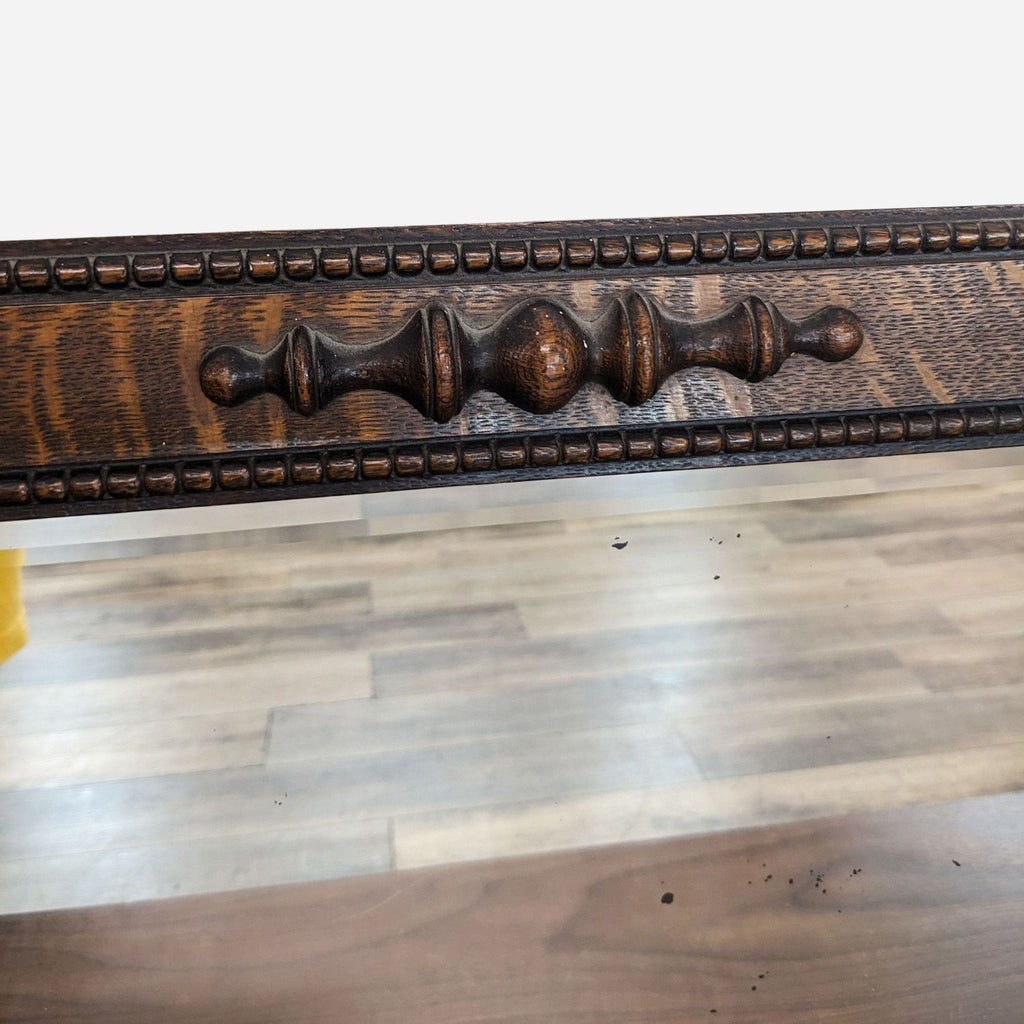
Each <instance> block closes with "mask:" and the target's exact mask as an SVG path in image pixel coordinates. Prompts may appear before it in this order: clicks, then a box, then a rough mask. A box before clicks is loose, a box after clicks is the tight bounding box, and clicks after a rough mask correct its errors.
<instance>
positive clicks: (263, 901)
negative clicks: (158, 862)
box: [0, 794, 1024, 1024]
mask: <svg viewBox="0 0 1024 1024" xmlns="http://www.w3.org/2000/svg"><path fill="white" fill-rule="evenodd" d="M1022 818H1024V795H1022V794H1003V795H1001V796H995V797H977V798H974V799H969V800H959V801H955V802H953V803H946V804H928V805H925V806H918V807H908V808H900V809H899V810H887V811H874V812H870V813H859V814H853V815H848V816H845V817H841V818H830V819H818V820H815V821H806V822H791V823H788V824H784V825H773V826H768V827H764V828H758V829H743V830H737V831H731V832H726V833H719V834H715V835H708V836H693V837H687V838H682V839H663V840H656V841H653V842H649V843H624V844H619V845H615V846H602V847H596V848H592V849H589V850H574V851H570V852H565V851H563V852H559V853H547V854H537V855H532V856H524V857H516V858H512V859H503V860H498V861H482V862H477V863H473V864H456V865H448V866H440V867H429V868H419V869H415V870H410V871H403V872H398V873H387V874H377V875H368V876H363V877H359V878H344V879H335V880H333V881H327V882H310V883H306V884H303V885H288V886H272V887H270V888H264V889H249V890H246V891H244V892H230V893H219V894H213V895H206V896H192V897H183V898H181V899H174V900H159V901H156V902H151V903H135V904H131V905H128V906H118V907H93V908H86V909H78V910H63V911H55V912H51V913H44V914H27V915H22V916H9V917H0V1021H2V1022H5V1024H7V1022H10V1024H25V1022H28V1021H32V1022H36V1021H43V1020H60V1021H62V1022H64V1024H111V1022H114V1021H123V1022H125V1024H143V1022H150V1021H160V1022H161V1024H277V1022H281V1024H283V1022H286V1021H287V1022H288V1024H326V1022H335V1021H341V1022H344V1024H452V1022H460V1024H536V1022H538V1021H543V1022H544V1024H621V1022H623V1021H630V1022H636V1024H694V1022H697V1021H707V1022H709V1024H711V1022H713V1024H719V1022H720V1024H824V1022H828V1024H938V1022H943V1024H1019V1022H1020V1021H1021V1020H1022V1019H1024V1017H1022V1014H1021V1010H1022V1007H1024V844H1022V843H1021V841H1020V840H1021V820H1022Z"/></svg>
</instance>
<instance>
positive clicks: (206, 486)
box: [0, 404, 1024, 506]
mask: <svg viewBox="0 0 1024 1024" xmlns="http://www.w3.org/2000/svg"><path fill="white" fill-rule="evenodd" d="M1021 432H1024V408H1022V407H1021V405H1002V404H1001V405H992V406H988V405H986V406H969V407H959V408H956V407H949V406H940V407H937V408H934V409H931V410H921V411H908V412H879V413H850V414H840V415H823V416H816V417H795V418H792V419H791V418H772V419H759V420H735V421H733V420H730V421H729V422H727V423H720V424H697V425H694V426H684V425H672V426H667V427H657V428H652V429H647V430H633V429H629V430H617V431H612V430H593V431H585V432H567V433H562V434H559V435H556V436H539V435H538V436H533V435H530V436H525V437H524V436H519V437H495V438H489V439H474V440H467V441H441V440H438V441H426V442H423V443H420V444H394V445H381V444H372V445H366V446H359V447H344V448H337V449H333V448H332V449H320V450H314V451H304V452H301V453H294V454H287V455H270V454H260V455H251V456H238V455H223V456H216V457H212V458H210V457H206V458H204V457H196V458H194V459H188V460H184V461H178V462H175V463H170V464H169V463H167V462H161V463H153V464H139V463H132V464H116V465H110V466H103V467H99V468H96V467H91V468H90V467H83V468H68V469H31V470H23V471H18V472H16V473H10V472H6V473H4V474H2V475H0V505H5V506H30V505H37V504H46V505H51V504H55V503H71V504H75V503H80V502H87V503H91V502H102V501H104V500H107V499H121V500H124V499H146V498H151V497H152V498H161V497H163V498H170V497H172V496H175V495H179V496H181V495H183V496H186V497H188V496H192V497H193V498H195V499H199V500H201V498H202V496H203V495H206V494H210V493H212V492H214V491H234V492H240V491H264V490H275V489H285V490H287V489H289V488H303V491H304V493H307V494H308V493H309V491H308V488H310V487H313V488H314V489H315V488H316V486H318V485H320V486H323V487H324V488H325V490H326V489H327V488H328V487H331V488H332V490H335V491H336V490H339V489H341V490H353V491H357V490H360V489H366V488H361V487H360V484H361V483H362V482H367V483H369V484H370V486H371V487H372V486H373V485H377V486H380V483H381V482H382V481H387V480H395V481H396V482H398V481H401V480H403V479H405V480H410V479H415V478H430V477H451V476H452V475H453V474H460V473H475V472H481V471H487V470H490V471H495V472H499V473H502V472H507V473H509V474H512V473H514V472H515V471H522V470H543V469H544V468H547V467H556V466H586V465H600V464H608V463H616V462H617V463H622V462H635V461H650V460H666V461H669V462H670V461H671V460H673V459H681V458H686V459H691V460H692V459H697V460H699V459H700V458H702V457H709V456H722V455H731V454H744V453H753V452H780V451H785V450H801V449H815V448H841V447H844V446H864V445H884V444H896V443H899V442H904V443H913V442H921V441H939V440H947V439H954V438H964V437H988V436H992V435H999V434H1015V433H1021ZM344 484H348V485H350V486H349V487H348V488H345V487H341V488H338V487H334V486H333V485H344Z"/></svg>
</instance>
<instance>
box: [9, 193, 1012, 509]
mask: <svg viewBox="0 0 1024 1024" xmlns="http://www.w3.org/2000/svg"><path fill="white" fill-rule="evenodd" d="M1022 228H1024V210H1022V209H1020V208H998V209H997V208H978V209H954V210H916V211H906V210H905V211H866V212H860V213H837V214H801V215H776V216H765V217H737V218H725V219H706V218H705V219H695V220H677V221H643V222H641V221H633V222H625V221H624V222H593V223H573V224H547V225H518V226H508V225H505V226H486V225H485V226H477V227H452V228H409V229H395V230H378V231H362V232H346V233H328V232H320V233H306V234H298V233H297V234H287V235H282V234H274V235H261V236H224V237H216V236H192V237H185V236H183V237H177V238H174V237H167V238H146V239H91V240H82V241H74V240H71V241H66V242H51V243H43V242H26V243H10V244H7V245H0V366H2V369H3V371H4V379H5V380H6V381H7V382H8V383H7V385H6V386H7V388H8V395H7V396H6V400H5V401H4V402H3V403H0V508H2V514H3V515H5V516H8V517H22V516H45V515H66V514H71V513H74V512H95V511H122V510H130V509H135V508H147V507H161V506H166V505H175V504H195V503H202V502H228V501H240V500H254V499H257V498H263V497H286V496H305V495H317V494H329V493H339V492H348V491H359V490H374V489H384V488H395V487H408V486H430V485H433V484H440V483H466V482H485V481H489V480H503V479H524V478H530V477H535V476H544V475H551V474H559V475H572V474H581V473H595V472H623V471H629V470H640V469H668V468H691V467H698V466H705V465H721V464H737V463H739V464H742V463H744V462H750V461H778V460H785V459H806V458H822V457H829V458H831V457H839V456H842V455H864V454H874V453H878V454H885V453H890V452H895V451H901V452H913V451H919V450H943V449H945V448H950V447H977V446H987V445H993V444H1016V443H1018V442H1019V441H1020V440H1021V438H1022V437H1024V407H1022V404H1021V403H1022V391H1021V383H1020V382H1021V380H1022V379H1024V346H1022V344H1021V339H1022V337H1024V312H1022V310H1021V307H1020V302H1019V295H1020V287H1021V282H1022V280H1024V260H1022V254H1024V249H1022V246H1024V233H1022ZM634 294H636V295H642V296H644V299H643V302H644V303H645V304H647V303H649V304H650V305H645V306H644V307H643V308H646V309H653V308H655V307H654V304H656V305H657V306H658V307H660V308H661V309H663V310H666V311H669V312H670V313H671V315H672V316H673V317H678V318H680V319H682V320H684V321H692V320H706V319H708V318H713V317H715V316H718V315H721V314H722V312H723V311H724V310H728V309H729V308H730V307H732V306H734V305H735V304H736V303H738V302H743V301H744V300H746V299H747V298H748V297H750V296H757V297H758V299H759V300H761V301H763V302H765V303H770V304H772V305H773V306H777V307H778V309H780V310H782V311H783V312H784V313H785V315H786V316H787V317H791V318H793V319H795V320H799V319H802V318H805V317H808V316H811V315H813V314H815V313H816V312H817V311H819V310H822V309H825V308H828V307H836V306H838V307H842V308H844V309H846V310H848V311H849V312H850V314H852V316H854V317H856V318H857V320H858V321H859V323H860V324H861V325H862V327H863V332H864V338H865V340H864V343H863V345H861V347H860V349H859V351H857V352H856V354H854V355H852V357H851V358H849V359H847V360H845V361H844V362H842V363H840V364H837V365H832V364H827V363H821V362H817V361H815V360H809V359H794V360H790V361H789V362H787V363H786V364H785V365H784V366H781V368H780V369H779V371H778V373H776V374H775V375H774V376H772V377H771V379H770V380H768V381H763V382H762V383H752V382H749V381H737V380H735V379H734V378H733V377H732V376H730V375H729V374H727V373H725V372H723V370H722V369H718V368H715V366H721V365H722V361H721V360H718V359H715V360H712V362H713V363H714V364H715V365H711V366H699V367H697V368H694V369H690V370H688V371H687V372H686V373H684V374H679V375H677V376H675V377H673V378H672V379H671V380H670V381H669V382H668V383H667V384H666V385H665V386H664V387H662V388H661V390H660V391H658V393H657V394H655V395H653V397H650V394H651V385H650V383H649V382H648V378H647V376H645V374H643V373H641V374H637V373H636V372H635V365H636V364H634V366H633V369H630V370H629V372H621V370H622V367H618V368H614V367H611V366H610V365H604V364H602V363H601V360H597V363H596V364H592V363H591V361H590V360H589V358H588V360H584V361H582V362H581V361H580V360H579V359H573V358H569V357H570V356H571V355H572V352H570V351H569V349H572V350H573V352H575V355H576V356H579V351H578V350H579V347H580V346H579V337H578V334H579V331H580V330H584V329H583V328H582V327H579V326H578V325H583V324H594V323H600V321H601V317H602V316H606V315H607V311H608V310H609V309H615V308H621V306H620V305H618V304H621V303H624V302H628V301H631V300H628V298H627V297H628V296H630V295H634ZM522 303H529V304H531V305H530V307H529V308H533V309H535V310H547V311H548V312H549V313H551V311H553V310H559V311H562V312H560V313H559V314H558V316H560V317H561V316H564V317H565V323H566V324H567V325H569V324H575V325H577V328H575V329H573V330H568V333H566V332H561V333H560V334H559V335H558V337H559V339H560V340H559V344H555V345H553V346H552V347H551V351H550V352H549V353H548V355H551V358H552V359H554V362H552V363H551V367H555V369H551V367H549V365H548V356H547V355H545V356H543V357H540V356H538V353H537V352H533V351H532V350H528V349H523V350H521V351H520V355H521V356H522V359H520V360H519V361H518V362H517V361H513V362H515V365H514V366H507V367H504V368H498V369H495V368H493V367H492V368H491V370H494V372H491V370H488V369H486V368H481V367H477V369H476V371H474V372H476V375H477V376H478V377H479V380H478V383H480V384H481V386H482V387H484V388H490V387H495V388H497V389H498V390H499V391H502V392H503V393H504V395H505V397H502V396H501V395H500V394H494V393H492V392H490V391H487V390H481V391H479V392H478V393H476V394H475V395H470V393H469V392H470V388H469V387H463V386H462V385H460V384H459V383H458V381H457V376H458V375H457V372H456V370H457V367H456V364H455V363H454V362H452V363H451V365H450V366H449V364H448V362H446V360H445V359H444V358H441V359H440V362H437V360H436V359H435V358H432V359H426V360H424V359H423V358H419V359H415V358H412V357H411V356H410V354H409V352H405V353H403V356H402V359H400V360H399V362H400V363H401V365H400V366H399V365H389V366H388V367H386V368H384V369H383V370H382V369H381V368H380V367H378V368H377V370H373V371H372V372H370V376H369V378H367V379H361V381H360V382H361V383H367V382H369V383H375V384H378V385H379V384H384V385H385V386H389V387H392V388H397V389H398V390H399V391H400V392H401V393H402V395H404V396H405V397H406V398H409V399H411V400H412V401H413V403H414V404H415V405H418V406H419V409H420V411H417V410H416V409H415V408H412V407H410V405H408V404H407V403H406V401H403V399H402V398H400V397H398V396H396V395H392V394H388V393H382V392H380V391H357V392H353V393H348V394H344V395H342V396H341V397H339V398H337V399H336V400H335V401H334V402H333V404H332V405H331V406H330V410H329V414H328V413H327V412H324V413H321V414H318V415H314V416H307V415H303V414H302V412H298V411H295V410H293V409H289V408H288V407H287V406H286V405H284V404H283V403H282V402H281V401H280V400H279V399H278V398H277V397H276V396H274V395H255V396H253V397H251V398H250V399H249V400H248V401H247V402H245V403H244V404H242V405H240V406H237V407H232V408H227V407H224V406H221V405H218V404H216V403H214V402H211V401H210V398H209V397H207V394H204V392H203V389H202V385H201V380H200V376H199V367H200V366H201V365H203V364H204V360H209V359H210V357H211V353H212V352H213V350H214V349H216V348H218V347H219V346H225V345H227V346H231V347H233V349H235V350H237V351H242V350H246V351H250V352H255V353H261V354H262V353H267V352H269V351H271V350H272V349H273V348H274V346H275V345H278V344H279V343H280V342H281V340H282V338H285V337H287V336H292V332H294V331H295V330H296V329H297V328H300V325H301V328H302V330H303V333H302V337H303V338H306V339H312V338H314V337H323V338H332V339H334V340H335V341H338V342H343V343H344V345H345V346H348V347H351V349H356V348H358V349H359V350H360V352H362V354H363V355H365V354H366V353H367V352H369V351H370V349H369V348H367V347H366V346H371V345H372V344H373V343H375V342H379V340H380V339H382V338H387V337H388V336H390V335H391V334H393V332H394V331H395V330H396V328H399V327H400V326H401V325H402V324H403V323H409V322H410V321H413V320H415V318H417V317H418V316H419V317H420V318H421V319H422V315H421V311H422V310H424V309H430V308H443V309H444V310H445V311H446V312H445V314H444V316H443V317H435V318H434V326H435V328H437V329H438V330H441V328H442V327H443V325H444V324H447V325H448V328H449V329H450V330H451V331H455V330H456V327H455V325H456V324H457V325H458V331H461V332H462V333H463V334H464V335H465V336H466V337H476V336H477V334H478V333H479V332H486V331H487V330H488V329H489V328H492V327H493V325H495V324H496V323H499V322H500V321H501V320H502V318H503V317H505V316H507V315H508V314H509V311H510V310H512V309H514V308H516V307H518V306H520V304H522ZM637 308H638V309H639V308H640V307H637ZM519 315H520V316H522V315H523V314H521V313H520V314H519ZM551 315H553V316H554V315H555V314H554V313H551ZM542 320H543V317H542ZM627 320H628V321H629V323H631V324H632V325H633V327H634V330H633V331H632V334H633V338H632V340H631V342H630V344H631V345H632V346H634V347H633V348H630V349H629V352H630V353H631V354H632V357H633V358H634V359H635V356H636V353H637V352H639V351H640V350H639V349H636V348H635V345H636V336H637V332H636V330H635V327H636V324H637V323H639V321H637V320H636V318H635V317H634V318H632V319H630V318H628V317H627ZM520 327H522V325H520ZM536 329H537V328H536V326H535V328H534V330H535V331H536ZM586 330H590V328H587V329H586ZM417 331H419V333H420V334H421V336H422V330H421V328H420V327H417V328H414V329H413V333H414V334H416V332H417ZM429 333H430V332H428V334H429ZM444 333H445V332H444V330H441V335H443V334H444ZM642 333H643V332H641V335H642ZM441 335H438V337H440V336H441ZM431 337H433V335H431ZM453 337H454V336H453ZM536 337H537V335H536V334H535V335H534V338H536ZM566 338H576V339H577V340H576V342H574V343H573V344H572V345H570V346H569V349H566V348H565V347H564V345H563V344H562V343H563V342H565V341H566ZM506 342H507V339H506ZM410 344H412V350H411V351H414V350H415V346H416V344H417V342H416V341H415V339H413V341H412V342H410ZM531 344H532V341H531ZM427 347H428V348H431V346H429V345H428V346H427ZM299 348H300V349H301V350H302V351H306V349H305V348H303V347H302V346H299ZM308 348H309V352H310V353H312V351H313V346H312V342H310V345H309V346H308ZM599 348H600V346H599ZM329 350H330V348H329V346H328V347H327V348H323V347H321V351H329ZM442 350H444V352H447V351H449V349H445V348H444V346H443V345H442V346H441V347H440V348H437V349H436V350H435V349H433V348H431V351H432V352H433V355H434V357H438V356H439V355H443V351H442ZM288 351H295V349H294V346H292V348H291V349H289V350H288ZM454 351H455V350H454V348H450V352H451V353H454ZM625 351H626V349H625V348H624V349H623V350H622V352H625ZM531 352H532V355H531V354H530V353H531ZM622 352H620V353H619V355H618V356H615V357H614V358H612V362H614V361H615V359H620V357H621V356H622ZM351 356H352V352H351V351H349V350H346V356H345V360H343V362H345V363H346V365H347V361H348V360H349V359H350V357H351ZM420 356H421V357H422V352H421V353H420ZM535 357H536V358H535ZM556 357H557V358H556ZM453 358H454V356H453ZM410 359H411V361H410ZM538 360H539V361H538ZM620 361H621V359H620ZM392 362H393V361H392ZM584 363H586V365H584ZM604 363H605V364H607V363H608V360H604ZM471 364H472V360H469V361H468V362H467V368H469V367H470V366H471ZM556 364H558V365H559V366H561V367H562V369H561V370H558V369H557V366H556ZM725 364H726V365H727V366H732V368H733V370H734V371H735V370H743V376H749V375H750V374H751V373H752V372H753V371H752V368H751V367H752V364H751V363H750V362H749V360H748V361H747V362H746V363H744V361H743V359H742V358H739V359H738V360H736V359H733V358H731V357H730V358H726V359H725ZM206 365H207V366H208V367H209V366H210V365H211V364H210V363H209V362H207V363H206ZM573 367H575V369H573ZM365 368H366V367H364V369H365ZM670 369H671V366H670V365H669V364H668V363H665V364H664V365H661V366H660V367H658V366H653V365H652V372H653V373H654V375H653V376H652V377H651V378H650V380H652V381H653V380H654V379H655V378H656V377H659V375H660V374H663V372H665V371H668V370H670ZM755 369H756V368H755ZM549 370H551V373H550V374H549ZM562 371H565V372H564V373H563V372H562ZM570 371H571V372H570ZM446 374H447V375H448V376H446ZM552 374H553V376H552ZM472 375H473V374H472V373H468V375H467V379H466V381H465V382H463V384H468V383H470V380H469V378H470V377H471V376H472ZM754 375H755V376H757V375H758V374H756V373H755V374H754ZM315 379H316V375H315V374H311V375H310V376H309V379H308V381H306V382H305V383H303V384H302V386H301V388H298V390H296V389H294V388H293V387H292V386H291V385H290V384H289V385H287V386H284V385H282V388H283V390H284V391H285V393H286V395H287V396H288V397H289V398H290V399H291V400H292V402H293V404H295V405H296V407H297V408H299V409H305V410H307V411H308V409H310V408H312V406H314V405H316V404H318V403H319V401H320V400H319V399H318V398H315V390H311V387H312V382H313V381H314V380H315ZM588 379H590V380H591V383H586V381H587V380H588ZM596 380H600V381H602V382H604V383H606V384H610V385H611V387H612V390H613V391H614V392H615V397H612V396H610V395H609V394H608V392H607V391H605V390H604V388H603V387H601V386H600V385H599V384H598V383H596V382H595V381H596ZM438 382H440V383H441V385H442V386H441V389H440V390H438V387H437V384H438ZM445 382H447V384H446V383H445ZM223 383H224V381H221V384H223ZM321 383H322V382H321ZM349 383H352V382H351V381H349V382H348V383H346V384H345V386H344V387H343V388H340V390H348V384H349ZM207 384H208V390H210V389H211V387H212V390H213V391H214V393H217V387H216V382H215V381H213V380H212V378H211V380H208V382H207ZM247 386H248V385H247ZM577 388H579V390H578V393H576V389H577ZM328 390H330V389H328ZM335 390H339V389H338V388H335ZM300 391H301V394H300ZM303 396H305V397H303ZM223 397H226V398H228V397H230V396H229V395H227V393H226V392H223ZM463 399H465V405H464V407H463ZM507 399H511V401H509V400H507ZM645 399H647V400H645ZM636 401H641V402H642V404H640V405H637V406H635V407H634V406H631V405H629V404H628V403H629V402H636ZM517 403H518V404H520V405H525V406H526V407H527V408H526V409H523V408H519V407H518V406H517ZM460 410H461V411H460ZM449 417H450V418H449ZM446 418H448V421H447V422H446V423H438V422H435V420H437V419H440V420H444V419H446Z"/></svg>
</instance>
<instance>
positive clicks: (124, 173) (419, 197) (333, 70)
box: [0, 0, 1024, 239]
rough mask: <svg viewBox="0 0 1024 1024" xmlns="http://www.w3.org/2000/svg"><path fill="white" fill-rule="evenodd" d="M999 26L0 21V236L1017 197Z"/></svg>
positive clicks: (143, 11)
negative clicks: (0, 110) (1, 100)
mask: <svg viewBox="0 0 1024 1024" xmlns="http://www.w3.org/2000/svg"><path fill="white" fill-rule="evenodd" d="M1022 27H1024V5H1021V4H1019V3H1005V4H1000V3H981V2H975V3H970V4H966V3H956V4H944V3H942V2H941V0H932V2H928V3H919V2H892V0H889V2H886V3H876V2H870V0H869V2H864V0H859V2H857V3H852V2H846V3H829V2H827V0H819V2H817V3H785V2H779V0H775V2H760V3H741V2H735V0H734V2H726V3H723V2H720V0H705V2H703V3H684V2H675V3H626V2H618V3H607V2H604V3H602V2H601V0H589V2H556V0H547V2H540V3H538V2H534V0H516V2H515V3H508V2H504V3H497V2H495V3H486V2H482V0H478V2H476V3H442V2H427V3H423V2H419V3H398V2H394V0H391V2H386V3H384V2H372V0H364V2H361V3H358V4H357V3H311V2H301V3H283V2H279V3H276V4H260V3H257V2H252V0H250V2H246V3H229V2H215V0H205V2H200V3H197V2H190V0H176V2H174V3H152V2H150V3H139V2H134V3H123V2H122V3H118V2H114V0H107V2H104V3H100V4H84V3H80V2H75V3H61V2H53V0H48V2H46V3H35V4H33V3H20V4H14V3H9V4H7V5H4V6H3V7H2V8H0V74H2V80H3V83H4V94H5V98H4V103H3V115H2V119H0V172H2V181H3V201H2V204H0V218H2V222H0V237H2V238H6V239H16V238H41V237H45V238H56V237H69V236H85V235H96V234H99V235H113V234H130V233H150V232H179V231H200V230H202V231H221V230H225V231H226V230H254V229H269V228H319V227H358V226H373V225H389V224H424V223H442V224H444V223H457V222H472V221H501V220H545V219H556V220H558V219H563V220H564V219H571V218H576V217H619V216H624V217H633V216H648V215H651V216H669V215H677V214H678V215H686V214H701V213H712V214H715V213H748V212H755V213H757V212H771V211H783V210H820V209H849V208H869V207H884V206H926V205H958V204H961V203H970V204H982V203H1011V202H1014V201H1020V198H1021V190H1022V184H1021V160H1020V158H1021V156H1022V153H1024V149H1022V146H1024V143H1022V138H1024V133H1022V132H1021V130H1020V119H1019V116H1018V115H1019V110H1020V77H1019V71H1018V68H1017V66H1018V64H1019V59H1018V58H1019V52H1020V43H1021V38H1022V32H1021V29H1022Z"/></svg>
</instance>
